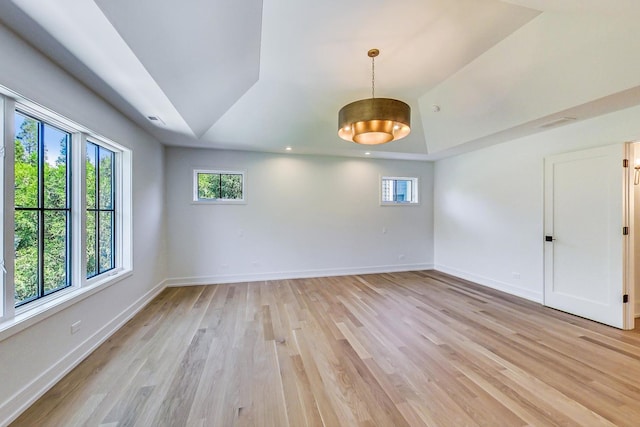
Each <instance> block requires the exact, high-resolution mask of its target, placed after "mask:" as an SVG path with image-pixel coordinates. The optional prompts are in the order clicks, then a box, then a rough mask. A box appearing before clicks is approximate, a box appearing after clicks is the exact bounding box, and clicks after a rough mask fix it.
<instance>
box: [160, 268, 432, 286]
mask: <svg viewBox="0 0 640 427" xmlns="http://www.w3.org/2000/svg"><path fill="white" fill-rule="evenodd" d="M419 270H433V264H401V265H378V266H372V267H351V268H328V269H322V270H299V271H285V272H272V273H251V274H220V275H215V276H193V277H172V278H168V279H167V280H166V284H167V286H168V287H175V286H196V285H214V284H223V283H239V282H260V281H265V280H285V279H309V278H316V277H333V276H353V275H357V274H374V273H396V272H403V271H419Z"/></svg>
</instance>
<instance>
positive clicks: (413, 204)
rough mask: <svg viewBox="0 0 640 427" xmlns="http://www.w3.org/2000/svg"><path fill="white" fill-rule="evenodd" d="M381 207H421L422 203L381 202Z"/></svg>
mask: <svg viewBox="0 0 640 427" xmlns="http://www.w3.org/2000/svg"><path fill="white" fill-rule="evenodd" d="M380 206H420V202H380Z"/></svg>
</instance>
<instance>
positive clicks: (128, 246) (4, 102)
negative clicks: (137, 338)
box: [0, 86, 133, 341]
mask: <svg viewBox="0 0 640 427" xmlns="http://www.w3.org/2000/svg"><path fill="white" fill-rule="evenodd" d="M17 111H19V112H21V113H23V114H26V115H28V116H30V117H33V118H35V119H37V120H42V121H45V122H46V123H48V124H50V125H53V126H55V127H58V128H60V129H61V130H64V131H67V132H70V133H71V143H70V147H69V151H70V152H71V153H73V155H72V156H71V159H70V161H68V163H67V164H68V167H69V169H70V172H69V173H70V175H71V178H70V181H71V189H70V209H71V214H70V216H71V230H70V232H69V233H68V234H70V237H69V242H70V246H71V259H70V260H69V262H70V263H71V269H70V272H69V280H70V281H71V286H68V287H66V288H63V289H61V290H58V291H56V292H52V293H50V294H48V295H46V296H44V297H42V298H38V299H36V300H33V301H30V302H28V303H25V304H22V305H20V306H19V307H15V305H14V304H15V303H14V280H13V277H14V274H15V269H14V259H15V258H14V245H13V239H14V234H15V230H14V227H15V225H14V224H15V221H14V218H15V210H14V203H15V197H14V191H13V185H9V186H7V183H11V184H13V182H14V162H15V159H14V156H15V154H14V140H15V129H14V127H15V126H14V115H15V113H16V112H17ZM0 113H1V115H0V135H1V136H2V143H1V144H0V149H1V152H2V153H3V154H4V162H0V163H1V169H0V172H1V173H0V177H1V179H2V180H3V186H2V187H3V188H2V190H1V191H2V192H1V193H0V195H1V196H2V198H3V199H4V200H3V203H2V204H1V207H2V217H3V225H2V227H0V233H1V237H2V243H3V247H2V258H3V259H2V260H0V273H4V274H0V276H1V278H2V281H1V282H0V289H1V290H2V292H1V294H0V341H2V340H4V339H6V338H8V337H9V336H11V335H13V334H15V333H18V332H20V331H21V330H24V329H25V328H28V327H29V326H31V325H33V324H35V323H37V322H40V321H42V320H44V319H46V318H47V317H49V316H51V315H53V314H55V313H57V312H59V311H61V310H64V309H66V308H68V307H70V306H71V305H73V304H76V303H77V302H79V301H81V300H83V299H85V298H87V297H88V296H90V295H93V294H94V293H96V292H99V291H101V290H102V289H104V288H105V287H108V286H111V285H113V284H115V283H117V282H119V281H120V280H123V279H125V278H127V277H129V276H131V275H132V274H133V256H132V255H133V251H132V249H133V242H132V239H133V236H132V213H133V212H132V206H133V204H132V191H133V185H132V179H133V178H132V177H133V169H132V164H133V163H132V156H133V152H132V150H131V149H129V148H127V147H125V146H122V145H120V144H118V143H116V142H114V141H112V140H110V139H108V138H105V137H103V136H101V135H99V134H96V133H94V132H93V131H91V130H90V129H88V128H86V127H84V126H82V125H80V124H78V123H76V122H74V121H72V120H69V119H67V118H66V117H64V116H62V115H60V114H57V113H55V112H52V111H51V110H49V109H47V108H45V107H42V106H40V105H38V104H36V103H34V102H32V101H30V100H28V99H26V98H24V97H22V96H20V95H18V94H17V93H15V92H13V91H11V90H10V89H7V88H6V87H3V86H0ZM87 139H89V140H90V141H91V142H93V143H95V144H97V145H100V146H104V147H105V148H107V149H109V150H111V151H113V152H114V153H115V159H114V160H115V165H114V169H113V173H114V177H115V179H114V191H115V197H114V207H116V212H115V214H114V216H115V218H114V227H115V233H116V234H115V235H114V240H115V242H114V248H115V260H114V261H115V268H113V269H110V270H107V271H105V272H103V273H102V274H99V275H96V276H93V277H91V278H87V277H86V262H87V254H86V246H85V244H86V243H85V242H86V212H85V210H86V207H87V206H86V169H85V166H84V163H85V159H86V142H87ZM7 187H9V188H7ZM118 207H119V209H118ZM3 267H4V268H3Z"/></svg>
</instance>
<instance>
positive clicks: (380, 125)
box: [338, 49, 411, 145]
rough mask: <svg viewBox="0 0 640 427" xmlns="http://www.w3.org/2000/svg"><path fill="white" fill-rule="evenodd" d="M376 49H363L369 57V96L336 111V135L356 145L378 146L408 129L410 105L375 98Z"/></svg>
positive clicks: (409, 130)
mask: <svg viewBox="0 0 640 427" xmlns="http://www.w3.org/2000/svg"><path fill="white" fill-rule="evenodd" d="M379 54H380V51H379V50H378V49H371V50H370V51H369V52H367V55H368V56H369V58H371V98H369V99H361V100H359V101H355V102H352V103H350V104H347V105H345V106H344V107H342V108H341V109H340V112H339V113H338V136H340V138H342V139H344V140H346V141H351V142H355V143H357V144H365V145H378V144H385V143H387V142H391V141H396V140H398V139H402V138H404V137H405V136H407V135H409V132H411V107H409V105H408V104H406V103H404V102H402V101H398V100H397V99H390V98H376V97H375V87H376V86H375V58H376V56H378V55H379Z"/></svg>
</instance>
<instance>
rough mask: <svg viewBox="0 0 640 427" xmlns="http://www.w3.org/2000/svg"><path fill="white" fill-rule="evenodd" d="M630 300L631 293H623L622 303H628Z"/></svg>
mask: <svg viewBox="0 0 640 427" xmlns="http://www.w3.org/2000/svg"><path fill="white" fill-rule="evenodd" d="M628 302H629V294H624V295H622V303H623V304H626V303H628Z"/></svg>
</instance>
